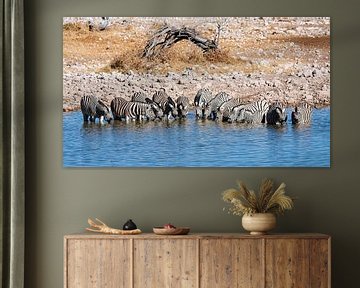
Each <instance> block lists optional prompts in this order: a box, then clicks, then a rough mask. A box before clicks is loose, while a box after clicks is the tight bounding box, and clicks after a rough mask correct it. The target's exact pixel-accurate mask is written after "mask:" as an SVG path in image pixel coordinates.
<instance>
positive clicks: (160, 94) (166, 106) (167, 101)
mask: <svg viewBox="0 0 360 288" xmlns="http://www.w3.org/2000/svg"><path fill="white" fill-rule="evenodd" d="M152 101H154V102H155V103H156V104H157V105H159V107H160V108H161V109H162V111H163V114H164V115H166V118H167V119H170V117H171V116H173V117H174V118H176V116H177V115H178V111H177V108H176V103H175V102H174V100H173V99H172V98H171V97H170V96H169V95H168V94H167V93H166V92H165V89H163V88H162V89H160V90H159V91H156V92H155V93H154V95H153V98H152Z"/></svg>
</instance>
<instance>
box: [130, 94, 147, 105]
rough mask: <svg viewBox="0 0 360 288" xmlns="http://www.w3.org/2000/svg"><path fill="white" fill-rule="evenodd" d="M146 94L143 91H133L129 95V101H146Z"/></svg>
mask: <svg viewBox="0 0 360 288" xmlns="http://www.w3.org/2000/svg"><path fill="white" fill-rule="evenodd" d="M146 98H147V96H146V94H145V93H144V92H135V93H134V94H133V95H132V96H131V100H130V101H131V102H141V103H147V102H146Z"/></svg>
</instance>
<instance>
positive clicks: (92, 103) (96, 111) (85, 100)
mask: <svg viewBox="0 0 360 288" xmlns="http://www.w3.org/2000/svg"><path fill="white" fill-rule="evenodd" d="M80 107H81V112H82V114H83V118H84V122H88V121H89V119H90V122H95V120H96V118H99V122H100V123H103V121H104V119H105V120H106V121H107V122H108V123H110V122H111V120H112V119H113V117H112V115H111V112H110V109H109V107H108V106H107V105H106V104H105V103H104V102H102V101H101V100H99V99H97V97H96V96H93V95H85V96H83V97H81V99H80Z"/></svg>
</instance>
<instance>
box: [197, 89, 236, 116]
mask: <svg viewBox="0 0 360 288" xmlns="http://www.w3.org/2000/svg"><path fill="white" fill-rule="evenodd" d="M231 99H232V97H231V96H230V95H229V94H227V93H226V92H220V93H218V94H216V95H215V97H214V98H213V99H211V100H210V101H209V102H208V103H207V105H206V109H205V111H204V116H205V117H206V116H208V119H211V120H216V118H217V112H218V109H219V107H220V106H221V105H222V104H224V103H225V102H228V101H229V100H231Z"/></svg>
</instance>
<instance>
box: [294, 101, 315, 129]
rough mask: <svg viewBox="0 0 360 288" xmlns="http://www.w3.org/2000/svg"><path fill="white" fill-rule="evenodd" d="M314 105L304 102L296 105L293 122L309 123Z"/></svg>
mask: <svg viewBox="0 0 360 288" xmlns="http://www.w3.org/2000/svg"><path fill="white" fill-rule="evenodd" d="M311 114H312V106H311V105H310V104H308V103H302V104H300V105H299V106H296V107H295V111H292V112H291V122H292V124H309V123H310V122H311Z"/></svg>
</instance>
